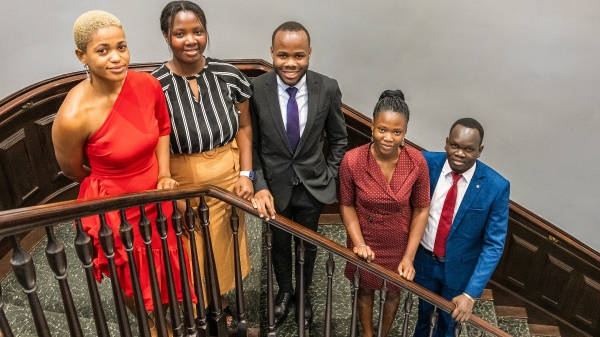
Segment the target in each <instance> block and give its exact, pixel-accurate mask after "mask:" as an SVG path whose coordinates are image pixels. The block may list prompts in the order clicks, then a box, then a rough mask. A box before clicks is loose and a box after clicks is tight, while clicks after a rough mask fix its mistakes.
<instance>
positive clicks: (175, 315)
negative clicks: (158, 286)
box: [156, 202, 183, 337]
mask: <svg viewBox="0 0 600 337" xmlns="http://www.w3.org/2000/svg"><path fill="white" fill-rule="evenodd" d="M156 209H157V215H156V230H157V231H158V235H159V236H160V242H161V244H162V251H163V261H164V266H163V271H164V274H165V279H166V280H165V281H166V283H167V293H168V296H169V308H170V309H171V310H169V313H170V317H171V327H172V328H173V336H177V337H180V336H183V326H182V325H181V316H180V312H179V305H178V298H177V292H176V291H175V281H174V280H173V270H172V269H171V256H170V254H169V244H168V243H167V217H165V214H164V213H163V211H162V204H161V203H160V202H159V203H156Z"/></svg>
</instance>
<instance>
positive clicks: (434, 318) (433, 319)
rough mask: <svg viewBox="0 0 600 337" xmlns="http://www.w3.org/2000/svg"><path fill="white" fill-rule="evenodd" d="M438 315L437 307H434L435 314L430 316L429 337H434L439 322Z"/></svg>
mask: <svg viewBox="0 0 600 337" xmlns="http://www.w3.org/2000/svg"><path fill="white" fill-rule="evenodd" d="M438 315H439V314H438V312H437V307H433V312H432V313H431V316H429V337H433V333H434V332H435V327H436V325H437V322H438Z"/></svg>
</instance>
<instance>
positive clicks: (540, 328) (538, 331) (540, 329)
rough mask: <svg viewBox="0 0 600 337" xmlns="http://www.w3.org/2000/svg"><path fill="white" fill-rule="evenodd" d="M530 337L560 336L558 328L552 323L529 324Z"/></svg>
mask: <svg viewBox="0 0 600 337" xmlns="http://www.w3.org/2000/svg"><path fill="white" fill-rule="evenodd" d="M529 332H530V333H531V336H532V337H560V328H559V327H557V326H553V325H540V324H529Z"/></svg>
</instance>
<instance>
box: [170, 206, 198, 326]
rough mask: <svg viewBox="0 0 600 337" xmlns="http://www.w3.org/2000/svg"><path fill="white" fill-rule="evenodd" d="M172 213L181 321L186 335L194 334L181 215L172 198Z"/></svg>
mask: <svg viewBox="0 0 600 337" xmlns="http://www.w3.org/2000/svg"><path fill="white" fill-rule="evenodd" d="M172 203H173V214H172V215H171V224H172V225H173V231H174V232H175V237H176V238H177V258H178V260H179V272H180V275H179V277H180V279H181V294H182V297H183V303H182V306H183V322H184V324H185V330H186V336H195V335H196V322H195V321H194V308H193V304H192V295H191V289H190V283H189V273H188V264H187V260H186V258H185V248H184V247H183V239H182V237H181V235H182V233H183V226H182V220H183V219H182V216H181V212H179V209H177V200H173V201H172Z"/></svg>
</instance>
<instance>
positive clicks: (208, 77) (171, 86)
mask: <svg viewBox="0 0 600 337" xmlns="http://www.w3.org/2000/svg"><path fill="white" fill-rule="evenodd" d="M152 75H153V76H154V77H156V78H157V79H158V81H159V82H160V84H161V86H162V89H163V93H164V94H165V98H166V101H167V108H168V109H169V114H170V115H171V153H175V154H179V153H188V154H191V153H199V152H204V151H209V150H212V149H214V148H217V147H220V146H223V145H226V144H227V143H229V142H231V141H232V140H233V139H234V138H235V136H236V134H237V131H238V128H239V114H240V112H239V111H238V110H237V109H236V107H235V105H234V104H235V103H242V102H244V101H246V100H247V99H248V98H250V96H252V90H251V89H250V80H249V79H248V78H247V77H246V75H244V74H243V73H242V72H241V71H239V70H238V68H236V67H235V66H233V65H231V64H229V63H225V62H221V61H219V60H216V59H212V58H209V57H207V58H206V65H205V66H204V69H202V71H200V72H199V73H198V74H196V75H195V77H196V82H197V83H198V93H199V95H198V97H199V99H198V100H196V97H194V94H193V92H192V90H191V89H190V82H189V81H188V79H187V78H185V77H183V76H179V75H176V74H174V73H173V72H172V71H171V70H170V69H169V68H167V66H166V64H163V65H162V66H160V67H158V68H157V69H156V70H154V71H153V72H152Z"/></svg>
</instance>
